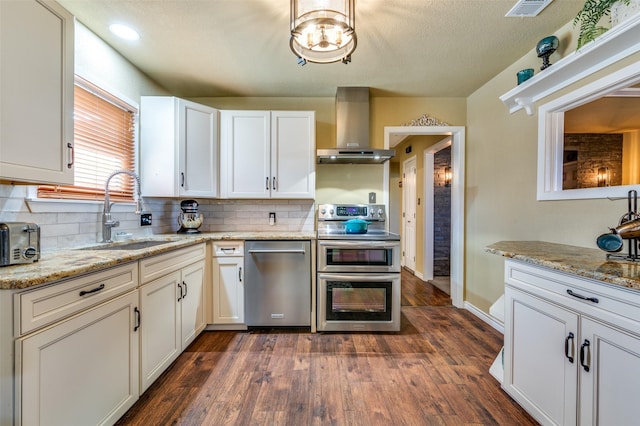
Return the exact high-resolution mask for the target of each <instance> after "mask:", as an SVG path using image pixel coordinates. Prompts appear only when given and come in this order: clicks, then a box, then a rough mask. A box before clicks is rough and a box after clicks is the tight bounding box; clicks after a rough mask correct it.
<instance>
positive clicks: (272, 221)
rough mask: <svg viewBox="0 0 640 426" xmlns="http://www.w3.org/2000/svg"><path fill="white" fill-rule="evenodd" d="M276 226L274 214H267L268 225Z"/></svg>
mask: <svg viewBox="0 0 640 426" xmlns="http://www.w3.org/2000/svg"><path fill="white" fill-rule="evenodd" d="M275 224H276V212H269V225H275Z"/></svg>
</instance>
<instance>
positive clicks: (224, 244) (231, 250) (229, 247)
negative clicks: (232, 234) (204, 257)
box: [212, 241, 244, 257]
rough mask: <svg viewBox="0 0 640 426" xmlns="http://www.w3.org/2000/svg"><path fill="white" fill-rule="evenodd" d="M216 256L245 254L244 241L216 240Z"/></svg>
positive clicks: (214, 252)
mask: <svg viewBox="0 0 640 426" xmlns="http://www.w3.org/2000/svg"><path fill="white" fill-rule="evenodd" d="M212 244H213V256H214V257H229V256H244V241H214V242H213V243H212Z"/></svg>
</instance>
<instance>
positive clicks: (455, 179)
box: [384, 126, 465, 308]
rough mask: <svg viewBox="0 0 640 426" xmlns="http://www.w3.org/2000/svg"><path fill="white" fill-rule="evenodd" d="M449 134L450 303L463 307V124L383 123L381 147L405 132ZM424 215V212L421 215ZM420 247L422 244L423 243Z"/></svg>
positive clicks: (393, 142)
mask: <svg viewBox="0 0 640 426" xmlns="http://www.w3.org/2000/svg"><path fill="white" fill-rule="evenodd" d="M415 135H436V136H437V135H442V136H451V172H452V179H451V303H452V304H453V305H454V306H456V307H458V308H462V307H464V278H465V277H464V242H465V241H464V187H465V175H464V164H465V159H464V152H465V128H464V126H386V127H385V128H384V148H385V149H389V148H393V147H395V146H397V145H398V144H400V143H401V142H402V141H403V140H404V139H406V138H407V137H409V136H415ZM384 166H385V169H384V174H385V177H384V185H385V203H386V204H388V203H389V163H388V162H386V163H385V164H384ZM425 216H426V215H425ZM423 249H424V247H423Z"/></svg>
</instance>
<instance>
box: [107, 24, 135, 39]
mask: <svg viewBox="0 0 640 426" xmlns="http://www.w3.org/2000/svg"><path fill="white" fill-rule="evenodd" d="M109 29H110V30H111V32H112V33H114V34H115V35H117V36H118V37H120V38H123V39H125V40H138V39H139V38H140V35H139V34H138V32H137V31H136V30H134V29H133V28H131V27H128V26H126V25H123V24H111V25H109Z"/></svg>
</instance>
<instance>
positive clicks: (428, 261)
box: [423, 136, 451, 294]
mask: <svg viewBox="0 0 640 426" xmlns="http://www.w3.org/2000/svg"><path fill="white" fill-rule="evenodd" d="M423 155H424V200H425V211H424V214H425V219H424V224H425V227H424V238H425V240H424V248H425V251H424V272H423V280H425V281H431V282H432V283H433V285H435V286H436V287H438V288H439V289H440V290H443V291H445V292H446V293H447V294H451V287H450V276H451V266H450V257H451V191H450V190H451V137H449V136H447V137H446V138H444V139H442V140H441V141H440V142H437V143H435V144H434V145H431V146H430V147H428V148H427V149H425V150H424V153H423Z"/></svg>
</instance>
